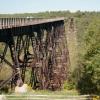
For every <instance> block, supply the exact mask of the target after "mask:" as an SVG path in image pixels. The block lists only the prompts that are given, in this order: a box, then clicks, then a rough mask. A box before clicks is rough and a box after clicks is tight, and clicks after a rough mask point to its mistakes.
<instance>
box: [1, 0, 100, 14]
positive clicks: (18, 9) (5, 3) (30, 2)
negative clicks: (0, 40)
mask: <svg viewBox="0 0 100 100" xmlns="http://www.w3.org/2000/svg"><path fill="white" fill-rule="evenodd" d="M56 10H70V11H77V10H81V11H100V0H0V13H25V12H27V13H31V12H42V11H56Z"/></svg>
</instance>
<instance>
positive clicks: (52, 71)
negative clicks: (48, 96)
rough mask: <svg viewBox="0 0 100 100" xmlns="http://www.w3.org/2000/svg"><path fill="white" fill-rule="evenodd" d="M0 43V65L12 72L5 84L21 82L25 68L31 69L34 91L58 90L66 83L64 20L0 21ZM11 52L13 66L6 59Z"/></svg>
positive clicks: (25, 19) (1, 19)
mask: <svg viewBox="0 0 100 100" xmlns="http://www.w3.org/2000/svg"><path fill="white" fill-rule="evenodd" d="M0 42H4V43H5V48H4V52H3V54H0V63H2V62H5V63H7V64H8V65H9V66H11V67H12V69H13V75H12V76H11V77H10V78H9V79H8V80H6V81H5V82H3V83H1V85H0V86H2V85H3V84H4V83H7V81H9V80H10V81H11V83H13V84H16V83H18V81H19V80H20V82H21V79H22V81H23V82H24V79H25V72H26V67H29V68H31V73H30V74H31V77H30V84H31V86H32V87H33V88H34V89H50V90H57V89H60V88H61V87H62V85H63V83H64V81H65V80H66V79H67V73H68V66H69V54H68V49H67V42H66V37H65V28H64V19H63V18H56V19H34V18H0ZM8 48H9V49H10V53H11V58H12V63H10V62H9V61H8V60H6V59H5V56H6V52H7V50H8Z"/></svg>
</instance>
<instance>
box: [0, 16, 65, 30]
mask: <svg viewBox="0 0 100 100" xmlns="http://www.w3.org/2000/svg"><path fill="white" fill-rule="evenodd" d="M59 21H64V18H55V19H34V18H0V29H7V28H13V27H22V26H29V25H38V24H44V23H51V22H59Z"/></svg>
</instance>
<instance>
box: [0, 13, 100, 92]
mask: <svg viewBox="0 0 100 100" xmlns="http://www.w3.org/2000/svg"><path fill="white" fill-rule="evenodd" d="M2 17H3V18H8V17H18V18H20V17H33V18H57V17H64V18H65V30H66V36H67V44H68V49H69V56H70V67H69V75H68V79H67V81H66V82H65V83H64V86H63V88H64V89H68V90H72V89H76V90H77V91H79V93H80V94H100V12H87V11H86V12H81V11H77V12H73V13H72V12H70V11H51V12H48V11H47V12H40V13H24V14H0V18H2ZM71 18H72V19H73V26H72V29H71V30H70V29H69V27H70V26H69V21H68V20H67V19H71ZM0 49H1V48H0ZM0 51H2V50H0Z"/></svg>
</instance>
